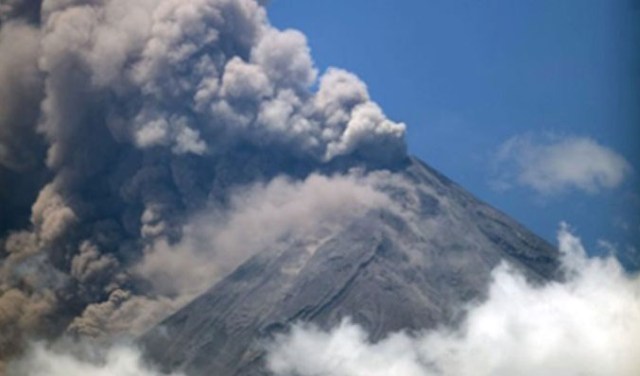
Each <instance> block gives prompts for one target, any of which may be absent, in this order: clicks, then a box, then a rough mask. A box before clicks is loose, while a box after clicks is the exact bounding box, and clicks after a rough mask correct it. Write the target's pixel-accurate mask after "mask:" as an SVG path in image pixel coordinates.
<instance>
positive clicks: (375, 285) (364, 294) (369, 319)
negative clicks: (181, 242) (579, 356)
mask: <svg viewBox="0 0 640 376" xmlns="http://www.w3.org/2000/svg"><path fill="white" fill-rule="evenodd" d="M391 176H392V177H400V178H401V180H400V179H395V178H393V179H390V181H389V185H388V186H386V187H385V188H384V191H385V193H386V194H387V195H389V197H391V199H392V201H393V202H394V205H395V206H396V207H400V208H402V210H401V211H397V210H390V209H389V208H375V209H371V210H369V211H368V212H366V214H365V215H362V216H360V217H358V218H355V219H354V220H353V221H351V222H350V223H348V225H346V226H344V227H343V228H341V229H339V230H338V231H336V232H334V233H331V234H328V235H326V236H325V237H324V238H323V239H320V240H318V239H305V238H304V237H301V238H299V239H297V240H296V241H295V242H293V243H292V244H289V246H288V247H286V248H283V249H269V250H267V251H264V252H261V253H259V254H257V255H255V256H254V257H252V258H250V259H249V260H247V261H246V262H245V263H243V264H242V265H241V266H240V267H238V268H237V269H236V270H235V271H234V272H232V273H231V274H230V275H229V276H227V277H226V278H225V279H223V280H222V281H220V282H219V283H217V284H215V285H214V286H212V287H211V288H210V289H209V290H208V291H206V292H205V293H203V294H202V295H200V296H199V297H198V298H196V299H195V300H194V301H192V302H191V303H189V304H187V305H186V306H185V307H184V308H182V309H180V310H179V311H178V312H176V313H175V314H173V315H171V316H170V317H168V318H167V319H166V320H164V321H163V322H162V323H160V324H159V325H158V326H156V327H155V328H153V329H152V330H150V331H149V332H147V333H146V334H145V335H144V336H142V337H141V339H140V342H141V344H142V345H143V347H144V348H145V349H146V353H147V356H148V357H149V358H150V359H152V360H153V361H154V362H156V363H158V364H160V366H161V367H162V368H163V369H164V370H180V371H186V372H187V373H188V374H190V375H199V374H218V375H238V376H244V375H261V374H264V370H263V369H262V356H263V355H264V346H263V340H264V339H268V338H270V337H271V336H272V335H274V334H276V333H279V332H281V331H284V330H286V329H287V328H288V327H289V325H290V324H292V323H294V322H299V321H302V322H311V323H314V324H316V325H318V326H319V327H321V328H324V329H328V328H330V327H333V326H335V325H337V324H338V323H339V322H340V321H341V320H343V319H344V318H346V317H350V318H351V320H353V321H354V322H355V323H357V324H359V325H361V326H362V327H364V328H365V329H366V330H367V331H368V332H369V333H370V336H371V339H372V340H373V341H375V340H378V339H380V338H383V337H384V336H385V335H387V334H389V333H391V332H395V331H399V330H408V331H413V330H424V329H429V328H434V327H435V326H437V325H447V324H449V325H450V324H454V323H456V322H458V321H459V320H460V319H461V318H462V315H463V312H462V310H461V309H460V307H461V306H464V305H465V304H469V303H470V302H472V301H475V300H478V299H482V297H483V296H484V294H485V293H486V287H487V285H488V283H489V281H490V272H491V270H492V269H493V268H494V267H495V266H497V265H498V264H499V263H500V262H502V261H507V262H509V263H511V264H513V265H515V267H516V268H518V269H521V270H522V271H523V272H524V273H525V275H526V276H527V277H529V278H530V279H531V280H534V281H543V280H547V279H552V278H555V276H556V274H557V271H558V265H559V264H558V257H557V256H558V254H557V251H556V250H555V249H554V248H553V247H552V246H551V245H550V244H548V243H547V242H546V241H544V240H543V239H541V238H539V237H537V236H535V235H534V234H532V233H530V232H529V231H528V230H526V229H525V228H524V227H523V226H522V225H520V224H518V223H517V222H515V221H514V220H512V219H510V218H509V217H508V216H506V215H504V214H502V213H501V212H499V211H498V210H496V209H493V208H492V207H490V206H488V205H487V204H484V203H483V202H481V201H479V200H477V199H476V198H475V197H473V195H471V194H470V193H468V192H467V191H465V190H464V189H463V188H462V187H460V186H458V185H457V184H456V183H454V182H453V181H451V180H450V179H448V178H447V177H445V176H444V175H442V174H441V173H439V172H437V171H436V170H434V169H432V168H431V167H429V166H428V165H426V164H425V163H423V162H421V161H419V160H418V159H416V158H409V159H408V160H407V164H406V166H405V167H403V168H401V169H399V170H398V172H395V173H393V174H392V175H391ZM399 181H402V183H399Z"/></svg>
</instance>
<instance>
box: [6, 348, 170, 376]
mask: <svg viewBox="0 0 640 376" xmlns="http://www.w3.org/2000/svg"><path fill="white" fill-rule="evenodd" d="M88 346H91V345H88ZM84 353H85V354H84V357H81V356H78V354H74V353H72V352H69V351H63V350H61V349H59V348H50V347H47V346H45V345H44V344H42V343H36V344H34V345H33V346H32V348H31V349H30V350H29V352H28V354H27V355H26V356H25V357H24V358H23V359H21V360H20V361H19V362H14V363H13V364H10V365H9V368H8V372H10V374H13V375H24V376H85V375H93V376H160V375H168V374H165V373H162V372H160V371H158V370H155V369H154V368H153V367H151V366H150V365H148V364H145V362H144V361H143V360H142V356H141V354H140V352H139V351H138V350H137V349H135V348H133V347H130V346H125V345H120V346H115V347H113V348H110V349H107V350H103V349H99V348H95V349H84ZM170 375H171V376H180V375H181V374H180V373H171V374H170Z"/></svg>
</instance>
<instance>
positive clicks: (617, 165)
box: [496, 134, 632, 195]
mask: <svg viewBox="0 0 640 376" xmlns="http://www.w3.org/2000/svg"><path fill="white" fill-rule="evenodd" d="M496 160H497V165H498V167H499V168H500V169H501V170H504V172H502V175H501V176H500V177H499V179H498V182H497V185H498V186H499V187H501V188H510V187H511V186H512V185H513V184H514V183H515V184H517V185H520V186H525V187H529V188H531V189H533V190H535V191H537V192H538V193H541V194H545V195H549V194H557V193H562V192H565V191H567V190H572V189H577V190H582V191H585V192H587V193H597V192H599V191H601V190H604V189H611V188H615V187H617V186H619V185H620V184H621V183H622V182H623V181H624V179H625V178H626V177H627V176H628V175H629V173H630V172H631V170H632V168H631V165H630V164H629V162H628V161H626V160H625V159H624V157H622V156H621V155H620V154H618V153H616V152H615V151H614V150H612V149H610V148H608V147H606V146H603V145H601V144H600V143H598V142H597V141H595V140H593V139H591V138H588V137H577V136H568V137H551V136H549V137H535V136H533V135H531V134H529V135H524V136H516V137H513V138H511V139H509V140H507V141H506V142H505V143H503V144H502V145H501V147H500V149H499V151H498V153H497V158H496Z"/></svg>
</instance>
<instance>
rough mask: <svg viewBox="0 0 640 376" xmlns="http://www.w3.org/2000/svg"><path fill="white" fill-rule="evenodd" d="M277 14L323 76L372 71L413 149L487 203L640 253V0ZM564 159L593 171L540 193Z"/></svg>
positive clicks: (547, 230) (333, 4)
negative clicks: (541, 180)
mask: <svg viewBox="0 0 640 376" xmlns="http://www.w3.org/2000/svg"><path fill="white" fill-rule="evenodd" d="M269 13H270V19H271V22H272V23H273V24H274V25H276V26H278V27H279V28H295V29H299V30H301V31H302V32H304V33H305V34H306V36H307V38H308V41H309V44H310V46H311V48H312V55H313V57H314V59H315V62H316V64H317V66H318V67H319V68H320V70H321V71H322V70H324V69H326V68H327V67H329V66H337V67H341V68H345V69H348V70H350V71H352V72H354V73H356V74H357V75H358V76H360V77H361V78H362V79H363V80H364V81H365V82H366V83H367V85H368V87H369V90H370V93H371V96H372V97H373V99H374V100H375V101H377V102H378V103H379V104H380V105H381V107H382V108H383V109H384V111H385V112H386V114H387V115H388V116H389V117H390V118H391V119H393V120H397V121H402V122H405V123H406V124H407V126H408V136H407V141H408V145H409V151H410V152H411V153H412V154H415V155H417V156H418V157H420V158H422V159H423V160H425V161H426V162H427V163H429V164H431V165H432V166H434V167H435V168H437V169H439V170H440V171H442V172H443V173H445V174H446V175H448V176H449V177H451V178H452V179H454V180H455V181H457V182H458V183H460V184H461V185H463V186H465V187H466V188H467V189H469V190H470V191H471V192H473V193H474V194H475V195H477V196H478V197H480V198H481V199H483V200H485V201H487V202H489V203H491V204H492V205H494V206H496V207H498V208H500V209H501V210H503V211H505V212H506V213H508V214H510V215H512V216H513V217H515V218H516V219H518V220H519V221H520V222H522V223H524V224H525V225H527V226H528V227H530V228H531V229H532V230H534V231H535V232H537V233H538V234H540V235H542V236H543V237H545V238H547V239H549V240H550V241H554V239H555V234H556V231H557V228H558V223H559V222H560V221H562V220H564V221H567V222H569V223H570V224H571V225H572V226H573V227H574V228H575V230H576V231H577V232H578V233H579V234H580V235H581V236H582V238H583V240H584V241H585V242H586V245H587V247H588V248H589V249H591V250H592V252H593V253H597V252H599V251H602V249H603V248H602V247H598V246H596V244H597V241H598V240H600V239H603V240H606V241H608V242H610V243H612V244H614V245H617V248H618V249H619V251H621V252H623V253H624V252H627V253H628V252H629V251H628V250H629V247H635V248H636V249H638V248H640V236H639V235H640V215H639V213H640V197H639V192H638V191H639V189H638V187H640V179H639V178H638V174H639V173H640V165H639V163H638V162H640V121H639V120H640V92H639V90H638V88H640V54H638V53H637V51H636V50H638V48H636V46H638V43H639V42H640V3H638V2H636V3H633V1H631V0H627V1H611V0H599V1H596V0H580V1H577V0H576V1H555V0H546V1H543V0H537V1H444V0H443V1H417V0H416V1H391V0H349V1H344V0H341V1H339V0H323V1H303V0H272V1H271V4H270V6H269ZM509 140H511V141H510V144H511V145H514V144H515V145H519V147H518V148H515V149H512V150H511V151H510V154H509V153H507V156H506V158H504V159H503V160H502V162H500V159H499V158H498V154H499V151H500V150H501V148H502V149H503V151H504V149H505V143H507V142H509ZM579 144H581V145H583V146H585V145H586V146H587V147H584V148H581V147H579ZM507 145H508V144H507ZM589 145H590V146H589ZM572 146H575V147H572ZM571 150H574V151H576V152H575V153H573V154H571V155H566V156H565V155H563V153H565V152H566V153H569V152H570V151H571ZM578 150H581V152H578ZM600 151H604V152H603V153H600V154H598V153H599V152H600ZM536 153H537V154H536ZM553 153H555V154H554V155H556V154H557V157H558V158H560V159H561V162H562V163H563V165H564V166H565V167H566V165H567V164H569V166H573V165H572V163H574V164H577V165H576V167H575V168H574V167H572V168H570V169H569V170H570V171H568V172H569V173H574V172H575V171H583V172H584V173H585V174H586V175H589V174H592V175H591V176H586V177H585V176H581V177H576V176H573V177H571V176H569V177H560V178H559V177H558V176H556V178H559V179H560V180H559V181H557V184H556V185H555V186H553V187H551V188H550V189H541V187H540V186H539V185H538V186H536V185H535V184H531V179H527V178H526V176H530V175H531V174H532V173H533V174H535V171H533V172H531V171H529V169H530V168H531V167H532V166H534V167H536V168H537V167H539V166H540V165H541V164H543V163H547V162H549V163H551V162H553V163H556V162H558V158H556V159H554V160H552V161H550V160H549V158H548V156H549V155H550V154H553ZM607 153H609V154H607ZM530 154H531V155H530ZM523 155H529V157H527V158H524V157H522V156H523ZM607 156H609V157H611V158H609V159H608V161H609V162H610V163H607V161H606V160H605V161H604V162H602V161H600V160H595V158H599V157H603V158H605V159H606V157H607ZM518 158H520V159H518ZM616 158H617V159H616ZM516 159H517V160H518V161H517V162H514V160H516ZM620 160H622V161H623V162H622V164H621V163H617V162H620ZM545 161H546V162H545ZM616 161H617V162H616ZM518 163H519V164H518ZM616 163H617V164H616ZM622 165H625V166H626V167H624V168H622V167H621V166H622ZM556 166H557V163H556ZM598 166H599V167H598ZM616 166H617V168H618V171H617V173H618V175H616V172H615V171H613V170H616ZM581 168H582V170H581ZM598 168H600V169H598ZM612 169H613V170H612ZM553 171H555V170H553ZM553 171H552V172H553ZM563 171H564V172H567V170H566V169H565V170H563ZM538 172H539V173H540V171H538ZM547 172H549V171H547V170H544V168H543V169H542V172H541V173H542V174H543V176H544V173H547ZM556 172H557V171H556ZM527 174H528V175H527ZM598 174H599V175H598ZM574 175H575V174H574ZM589 177H591V178H593V180H589ZM580 178H586V179H587V180H582V181H578V180H579V179H580ZM563 179H564V180H563ZM571 179H574V180H571ZM575 179H578V180H575ZM590 182H591V183H593V184H591V183H590ZM636 256H637V253H636Z"/></svg>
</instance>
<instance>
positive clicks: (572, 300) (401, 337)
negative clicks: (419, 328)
mask: <svg viewBox="0 0 640 376" xmlns="http://www.w3.org/2000/svg"><path fill="white" fill-rule="evenodd" d="M558 242H559V248H560V251H561V253H562V260H563V267H564V270H565V274H566V279H565V280H564V281H563V282H550V283H547V284H545V285H543V286H533V285H531V284H530V283H529V282H527V280H526V278H525V277H524V276H523V275H521V274H520V273H519V272H517V271H515V270H514V269H512V268H511V267H509V266H508V265H506V264H502V265H500V266H498V267H497V268H496V269H495V270H494V271H493V274H492V276H493V282H492V283H491V285H490V288H489V295H488V298H487V300H486V301H485V302H483V303H481V304H479V305H476V306H473V307H470V308H469V309H468V312H467V317H466V320H465V322H464V323H463V324H462V325H461V326H460V327H459V328H454V329H451V328H441V329H438V330H434V331H429V332H424V333H406V332H399V333H393V334H391V335H389V336H388V337H386V338H385V339H383V340H381V341H379V342H376V343H372V342H370V341H369V339H368V334H367V333H366V331H365V330H364V329H362V328H361V327H359V326H357V325H355V324H353V323H351V322H349V321H348V320H347V321H343V323H342V324H341V325H340V326H338V327H336V328H334V329H332V330H331V331H328V332H326V331H322V330H320V329H318V328H315V327H313V326H309V325H305V324H302V325H297V326H294V327H293V328H292V329H291V331H290V333H288V334H283V335H280V336H278V337H277V338H276V339H275V341H274V342H273V343H271V344H270V345H269V347H268V350H269V353H268V356H267V365H268V368H269V369H270V371H271V372H273V374H274V375H278V376H290V375H298V376H306V375H327V376H333V375H336V376H337V375H340V376H359V375H385V376H393V375H398V376H400V375H402V376H414V375H415V376H429V375H433V376H436V375H454V376H465V375H540V374H549V375H578V374H580V375H629V376H631V375H636V374H638V372H640V363H638V356H639V355H640V353H639V352H638V347H637V344H638V343H640V276H638V275H629V274H626V273H625V271H624V270H623V268H622V267H621V266H620V264H619V263H618V261H617V260H616V259H615V258H614V257H613V256H609V257H605V258H588V257H587V256H586V252H585V250H584V248H583V246H582V244H581V242H580V239H579V238H578V237H576V236H575V235H573V234H572V233H571V231H570V230H569V229H568V227H567V226H566V225H565V224H562V225H561V229H560V231H559V233H558Z"/></svg>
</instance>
